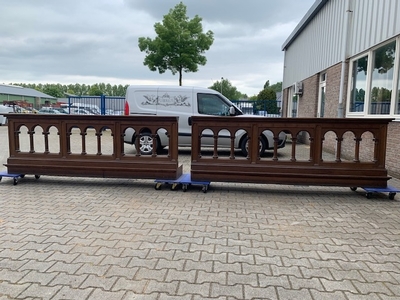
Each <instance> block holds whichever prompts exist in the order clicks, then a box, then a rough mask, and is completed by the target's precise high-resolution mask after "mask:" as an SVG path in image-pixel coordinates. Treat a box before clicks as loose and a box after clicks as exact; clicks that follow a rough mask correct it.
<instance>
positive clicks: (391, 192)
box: [350, 185, 400, 200]
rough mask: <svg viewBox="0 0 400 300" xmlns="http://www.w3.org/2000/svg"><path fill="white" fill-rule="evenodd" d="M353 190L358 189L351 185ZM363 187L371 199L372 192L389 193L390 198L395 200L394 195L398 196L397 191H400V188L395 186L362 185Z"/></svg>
mask: <svg viewBox="0 0 400 300" xmlns="http://www.w3.org/2000/svg"><path fill="white" fill-rule="evenodd" d="M350 189H351V190H352V191H355V190H357V188H356V187H351V188H350ZM362 189H363V190H364V191H365V196H366V197H367V198H368V199H370V198H371V197H372V193H389V199H390V200H394V197H395V196H396V193H398V192H400V190H399V189H397V188H395V187H393V186H390V185H388V186H386V187H384V188H370V187H362Z"/></svg>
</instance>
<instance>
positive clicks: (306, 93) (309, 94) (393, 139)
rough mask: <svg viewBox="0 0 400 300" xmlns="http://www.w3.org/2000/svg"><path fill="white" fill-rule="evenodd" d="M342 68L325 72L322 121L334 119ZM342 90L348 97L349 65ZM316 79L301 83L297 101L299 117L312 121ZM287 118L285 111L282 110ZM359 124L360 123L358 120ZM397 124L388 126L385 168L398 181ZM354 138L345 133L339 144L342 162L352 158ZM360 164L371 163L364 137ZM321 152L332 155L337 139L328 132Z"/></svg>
mask: <svg viewBox="0 0 400 300" xmlns="http://www.w3.org/2000/svg"><path fill="white" fill-rule="evenodd" d="M341 67H342V66H341V64H337V65H335V66H332V67H331V68H329V69H327V70H326V95H325V96H326V100H325V110H324V112H325V117H326V118H337V117H338V108H339V88H340V73H341ZM345 74H346V76H345V80H344V82H345V86H344V94H345V95H346V94H347V82H348V75H347V74H348V64H347V65H346V70H345ZM319 76H320V74H316V75H314V76H311V77H309V78H307V79H304V80H303V95H302V96H301V97H300V100H299V109H298V117H307V118H313V117H316V116H317V112H318V91H319ZM283 99H284V106H285V108H286V107H287V101H288V91H287V89H286V90H284V93H283ZM343 110H344V111H343V115H345V110H346V96H344V97H343ZM283 116H284V117H286V110H284V115H283ZM360 122H362V119H360ZM399 141H400V122H391V123H390V124H389V127H388V142H387V150H386V168H387V169H388V171H389V174H390V175H391V176H394V177H396V178H400V158H399V157H400V155H399V152H400V142H399ZM354 143H355V142H354V135H353V134H352V133H346V134H345V136H344V139H343V142H342V157H343V159H353V158H354ZM360 145H361V146H360V160H361V161H370V160H372V159H373V137H372V135H371V134H369V133H366V134H364V136H363V137H362V141H361V144H360ZM324 149H325V150H326V151H328V152H330V153H335V149H336V136H335V135H334V134H333V133H332V132H329V133H328V134H327V135H326V136H325V142H324Z"/></svg>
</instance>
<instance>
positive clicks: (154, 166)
mask: <svg viewBox="0 0 400 300" xmlns="http://www.w3.org/2000/svg"><path fill="white" fill-rule="evenodd" d="M7 118H8V135H9V152H10V153H9V158H8V160H7V164H6V167H7V169H8V172H9V173H14V174H34V175H59V176H85V177H114V178H144V179H146V178H152V179H154V178H169V179H170V178H178V177H179V176H180V175H181V174H182V165H181V166H179V165H178V142H177V138H178V118H177V117H157V116H95V115H50V114H48V115H40V114H37V115H36V114H7ZM128 128H131V129H133V130H134V132H135V133H137V134H141V133H142V132H144V131H145V130H146V131H148V132H151V135H152V137H153V138H154V139H153V141H154V142H153V146H154V147H153V149H154V150H153V154H152V155H141V154H140V151H139V152H137V151H135V150H133V149H134V148H133V146H129V145H127V144H124V134H125V131H126V130H127V129H128ZM160 128H161V129H165V131H166V132H167V134H168V137H169V146H168V150H167V153H166V154H165V155H157V154H156V136H157V135H156V133H157V131H158V130H159V129H160ZM135 143H136V149H138V148H139V144H138V143H139V139H138V138H136V141H135ZM129 147H130V148H129ZM128 148H129V149H128Z"/></svg>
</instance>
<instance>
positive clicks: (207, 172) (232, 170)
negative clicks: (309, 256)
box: [191, 116, 392, 187]
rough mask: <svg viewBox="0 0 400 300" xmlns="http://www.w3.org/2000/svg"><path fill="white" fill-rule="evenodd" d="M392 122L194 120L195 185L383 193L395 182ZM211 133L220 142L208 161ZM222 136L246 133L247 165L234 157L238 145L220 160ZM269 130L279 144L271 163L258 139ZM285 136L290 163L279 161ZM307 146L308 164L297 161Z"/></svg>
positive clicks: (304, 161)
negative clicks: (389, 159)
mask: <svg viewBox="0 0 400 300" xmlns="http://www.w3.org/2000/svg"><path fill="white" fill-rule="evenodd" d="M391 120H392V119H362V120H360V119H326V118H321V119H319V118H318V119H317V118H257V117H207V116H195V117H193V118H192V165H191V175H192V178H193V180H211V181H235V182H257V183H284V184H309V185H313V184H315V185H337V186H351V187H353V186H354V187H357V186H361V187H369V186H370V187H383V186H386V185H387V180H388V179H390V177H388V176H387V170H386V169H385V158H386V139H387V125H388V123H389V122H390V121H391ZM210 130H211V131H212V132H213V134H214V139H215V140H216V141H215V143H214V149H213V152H214V154H213V155H212V156H204V155H202V149H203V148H202V146H201V139H202V136H203V132H206V131H208V132H209V131H210ZM221 130H225V131H228V132H229V134H230V135H231V139H232V141H234V140H235V138H237V137H235V134H236V133H237V132H239V131H240V130H244V131H246V133H247V136H248V138H249V151H248V157H247V158H246V159H240V158H239V157H238V156H237V155H235V153H234V149H232V146H233V142H232V146H231V149H230V155H229V157H221V156H219V155H218V150H217V146H216V145H217V144H218V141H217V140H218V138H219V137H218V133H219V132H221ZM266 130H267V131H269V132H270V135H271V136H273V141H274V145H273V149H272V150H271V153H270V155H269V157H267V158H265V157H263V156H261V157H260V155H259V139H260V138H261V136H262V133H263V132H264V131H266ZM281 132H285V133H286V134H287V141H286V147H285V151H289V152H290V155H289V158H287V159H282V157H281V156H280V155H279V154H280V152H281V151H283V149H278V143H279V134H280V133H281ZM365 135H370V136H371V145H368V146H365V145H364V144H363V143H364V142H365V141H363V137H364V136H365ZM348 136H351V138H350V139H349V138H348ZM344 142H346V143H350V146H349V147H350V148H352V150H351V153H352V155H351V156H352V157H351V158H348V155H347V156H346V157H345V155H343V153H342V152H344V149H343V147H342V146H343V143H344ZM302 143H304V144H306V145H307V149H309V155H308V156H307V158H306V159H304V158H303V159H298V157H297V156H298V155H297V154H298V153H297V152H296V151H297V150H298V148H299V146H300V145H301V144H302ZM351 143H352V144H351ZM271 146H272V145H271ZM329 146H331V149H333V151H334V152H335V153H333V155H334V158H333V159H330V160H324V150H325V149H326V148H329ZM349 147H347V148H349ZM361 148H363V152H362V151H361V150H360V149H361ZM365 153H371V159H369V160H364V159H360V158H361V157H362V155H364V154H365Z"/></svg>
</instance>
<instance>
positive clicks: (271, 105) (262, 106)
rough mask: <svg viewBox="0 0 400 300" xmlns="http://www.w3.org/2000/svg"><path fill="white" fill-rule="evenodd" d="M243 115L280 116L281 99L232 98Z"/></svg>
mask: <svg viewBox="0 0 400 300" xmlns="http://www.w3.org/2000/svg"><path fill="white" fill-rule="evenodd" d="M232 102H233V103H234V104H235V105H236V106H237V107H239V108H240V110H241V111H242V112H243V113H244V114H245V115H259V116H266V117H281V116H282V110H281V108H282V101H280V100H255V101H248V100H232Z"/></svg>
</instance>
